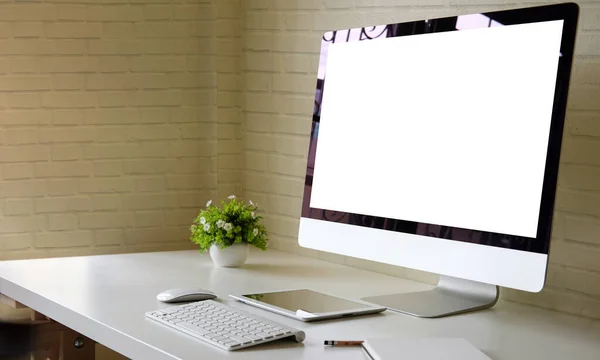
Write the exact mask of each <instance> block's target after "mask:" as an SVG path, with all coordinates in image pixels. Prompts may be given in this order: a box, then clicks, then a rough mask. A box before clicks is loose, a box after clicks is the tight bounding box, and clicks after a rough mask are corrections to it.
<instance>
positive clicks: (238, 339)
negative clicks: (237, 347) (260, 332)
mask: <svg viewBox="0 0 600 360" xmlns="http://www.w3.org/2000/svg"><path fill="white" fill-rule="evenodd" d="M230 338H231V339H233V340H235V341H237V342H239V343H242V344H243V343H245V342H252V340H250V339H249V338H247V337H243V336H240V335H236V336H230Z"/></svg>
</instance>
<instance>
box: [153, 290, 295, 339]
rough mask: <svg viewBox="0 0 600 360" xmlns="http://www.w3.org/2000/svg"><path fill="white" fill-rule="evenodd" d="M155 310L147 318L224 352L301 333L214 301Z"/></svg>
mask: <svg viewBox="0 0 600 360" xmlns="http://www.w3.org/2000/svg"><path fill="white" fill-rule="evenodd" d="M165 310H166V311H163V310H157V311H151V312H148V313H146V316H147V317H149V318H152V319H155V320H160V321H161V322H162V323H163V324H164V325H167V326H170V327H172V328H174V329H175V330H185V332H186V333H188V334H190V335H195V336H196V337H197V338H198V339H200V340H204V341H208V342H209V344H212V345H214V346H217V347H220V348H221V349H224V350H237V349H240V348H244V347H248V346H254V345H256V344H259V343H263V342H268V341H271V340H276V339H279V338H281V337H283V336H284V335H286V336H291V335H293V334H294V333H295V332H296V331H297V330H295V329H291V328H287V327H284V326H283V325H280V324H278V323H273V322H271V321H268V320H264V319H261V318H259V317H256V316H254V315H252V314H247V313H245V312H241V311H237V310H235V311H233V310H230V309H229V308H228V307H227V305H223V304H220V303H219V302H216V301H212V300H205V301H202V302H197V303H190V304H186V305H181V306H174V307H170V308H167V309H165Z"/></svg>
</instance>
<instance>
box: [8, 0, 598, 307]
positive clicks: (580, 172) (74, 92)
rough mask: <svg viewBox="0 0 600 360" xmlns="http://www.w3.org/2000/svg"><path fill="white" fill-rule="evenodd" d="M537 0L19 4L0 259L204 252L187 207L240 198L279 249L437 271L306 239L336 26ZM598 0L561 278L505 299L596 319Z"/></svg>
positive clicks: (560, 228) (565, 209)
mask: <svg viewBox="0 0 600 360" xmlns="http://www.w3.org/2000/svg"><path fill="white" fill-rule="evenodd" d="M526 3H527V4H529V3H531V1H530V2H522V1H520V0H517V1H513V0H511V1H508V0H448V1H445V0H428V1H423V2H421V1H415V0H354V1H352V0H218V1H217V0H204V1H167V0H164V1H156V0H129V1H127V0H123V1H120V0H117V1H104V2H101V1H91V0H89V1H79V0H78V1H66V0H65V1H53V2H23V1H16V0H9V1H4V2H2V3H1V4H0V212H1V216H0V259H15V258H23V257H43V256H67V255H77V254H101V253H117V252H130V251H153V250H163V249H164V250H173V249H181V248H189V247H191V246H190V243H189V242H187V241H186V237H187V235H186V234H187V233H186V227H187V225H188V221H189V220H187V219H189V218H190V217H191V216H193V214H194V213H195V212H197V210H198V208H199V207H200V206H202V205H203V204H204V203H205V202H206V201H207V200H208V199H218V198H223V197H225V196H227V195H229V194H231V193H236V194H239V195H243V196H245V197H246V198H251V199H253V200H255V201H257V202H258V203H259V204H261V206H262V208H263V209H264V216H265V222H266V224H267V225H268V227H269V229H270V231H271V235H272V236H271V237H272V242H271V246H272V247H273V248H279V249H281V250H285V251H290V252H295V253H298V254H301V255H304V256H313V257H318V258H321V259H324V260H327V261H333V262H337V263H342V264H346V265H349V266H355V267H362V268H366V269H370V270H374V271H379V272H385V273H389V274H392V275H396V276H403V277H408V278H413V279H417V280H420V281H428V282H433V281H435V277H434V276H431V274H425V273H421V272H418V271H413V270H410V269H401V268H397V267H390V266H384V265H380V264H376V263H372V262H366V261H359V260H356V259H349V258H344V257H342V256H336V255H332V254H325V253H320V252H318V251H312V250H307V249H302V248H300V247H299V246H298V245H297V239H296V233H297V226H298V218H299V215H300V206H301V200H302V190H303V181H304V179H303V176H304V172H305V168H304V167H305V162H306V153H307V149H306V147H307V145H308V134H309V131H310V118H311V117H310V114H311V111H312V106H313V104H312V103H313V96H312V92H313V90H312V89H313V88H312V87H313V86H314V85H313V84H314V77H315V74H316V71H317V65H318V50H319V41H320V37H321V35H322V32H323V30H325V29H330V28H348V27H355V26H363V25H364V26H366V25H375V24H381V23H386V22H394V21H396V22H400V21H406V20H410V19H416V18H431V17H438V16H447V15H450V14H456V13H460V12H473V11H475V10H479V9H499V8H504V7H507V6H510V7H514V6H519V5H524V4H526ZM536 3H540V4H541V3H544V1H536ZM599 5H600V1H599V0H587V1H585V2H583V3H582V5H581V7H582V16H581V21H580V31H579V34H578V39H577V50H576V59H575V63H574V68H573V80H572V81H573V87H572V89H573V91H572V92H571V94H570V102H569V111H568V113H567V118H568V119H567V124H566V130H565V146H564V155H563V159H562V165H561V171H560V180H559V191H558V196H557V206H556V214H555V219H556V221H555V228H554V233H553V242H554V243H553V247H552V248H553V252H552V254H551V259H550V267H549V272H548V282H547V286H546V289H545V290H544V291H543V292H542V293H541V294H526V293H522V292H518V291H505V292H504V295H503V296H504V298H505V299H508V300H514V301H519V302H523V303H529V304H533V305H537V306H543V307H547V308H552V309H555V310H559V311H564V312H569V313H574V314H578V315H583V316H590V317H595V318H600V288H599V287H598V284H599V283H600V268H599V267H598V261H597V259H598V256H600V242H599V241H598V239H597V234H598V231H600V186H599V185H598V184H599V183H600V170H599V169H600V162H599V161H598V159H597V158H596V156H595V154H596V153H597V152H598V150H600V145H599V144H600V125H599V124H600V107H599V106H598V103H599V102H598V95H600V60H599V58H598V55H599V54H600V46H599V44H600V32H599V30H600V27H599V26H598V19H599V17H598V14H599V13H598V8H599Z"/></svg>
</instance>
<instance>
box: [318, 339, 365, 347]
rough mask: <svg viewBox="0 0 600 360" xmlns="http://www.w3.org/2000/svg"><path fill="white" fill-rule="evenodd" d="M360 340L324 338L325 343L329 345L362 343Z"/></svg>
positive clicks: (356, 344) (357, 344) (355, 344)
mask: <svg viewBox="0 0 600 360" xmlns="http://www.w3.org/2000/svg"><path fill="white" fill-rule="evenodd" d="M363 342H364V341H362V340H356V341H355V340H325V342H324V343H325V345H331V346H359V345H361V344H362V343H363Z"/></svg>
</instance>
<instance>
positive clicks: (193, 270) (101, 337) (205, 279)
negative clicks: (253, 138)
mask: <svg viewBox="0 0 600 360" xmlns="http://www.w3.org/2000/svg"><path fill="white" fill-rule="evenodd" d="M196 286H197V287H201V288H205V289H208V290H212V291H214V292H215V293H216V294H218V296H219V299H220V301H223V302H226V303H228V304H229V305H231V306H233V307H236V308H241V309H244V310H246V311H248V312H251V313H255V314H258V315H261V316H264V317H266V318H270V319H273V320H275V321H279V322H281V323H283V324H286V325H289V326H293V327H296V328H299V329H302V330H304V331H305V332H306V336H307V337H306V340H305V341H304V343H302V344H296V343H294V342H291V341H280V342H276V343H271V344H266V345H260V346H256V347H252V348H249V349H244V350H241V351H237V352H226V351H222V350H219V349H218V348H215V347H213V346H211V345H207V344H205V343H203V342H201V341H200V340H196V339H193V338H191V337H189V336H187V335H185V334H181V333H178V332H177V331H174V330H172V329H170V328H167V327H165V326H163V325H161V324H159V323H156V322H154V321H152V320H148V319H146V318H145V317H144V313H145V312H146V311H150V310H154V309H158V308H163V307H167V306H169V305H165V304H162V303H160V302H158V301H157V300H156V294H157V293H159V292H161V291H163V290H165V289H167V288H173V287H196ZM301 287H306V288H312V289H314V290H317V291H323V292H328V293H331V294H335V295H339V296H343V297H348V298H355V299H357V298H361V297H363V296H367V295H381V294H388V293H394V292H408V291H418V290H424V289H427V288H430V285H425V284H420V283H417V282H413V281H409V280H404V279H399V278H395V277H392V276H386V275H382V274H376V273H372V272H368V271H363V270H358V269H354V268H350V267H345V266H341V265H337V264H332V263H328V262H324V261H320V260H316V259H310V258H304V257H300V256H296V255H291V254H287V253H283V252H279V251H275V250H269V251H267V252H252V253H251V254H250V258H249V261H248V264H246V265H245V266H244V267H242V268H237V269H226V268H218V267H215V266H213V264H212V262H211V260H210V258H209V257H208V255H200V254H199V253H198V252H197V251H180V252H160V253H143V254H127V255H107V256H88V257H75V258H62V259H40V260H19V261H7V262H0V293H3V294H5V295H7V296H10V297H12V298H14V299H15V300H17V301H19V302H21V303H23V304H25V305H27V306H29V307H31V308H33V309H36V310H37V311H39V312H41V313H43V314H45V315H47V316H49V317H51V318H53V319H55V320H56V321H58V322H60V323H63V324H64V325H66V326H69V327H71V328H72V329H74V330H76V331H78V332H80V333H82V334H84V335H86V336H88V337H90V338H92V339H94V340H96V341H98V342H100V343H102V344H104V345H106V346H108V347H110V348H112V349H114V350H115V351H118V352H120V353H122V354H123V355H125V356H128V357H130V358H133V359H218V358H226V357H229V358H236V357H237V358H244V359H265V358H278V359H301V358H306V359H350V360H351V359H361V360H362V359H364V355H363V354H362V352H361V351H360V350H358V349H357V348H325V347H323V340H325V339H362V338H365V337H378V336H418V337H421V336H442V337H462V338H466V339H467V340H469V341H470V342H471V343H472V344H473V345H475V346H477V347H478V348H479V349H481V350H482V351H484V352H485V353H486V354H487V355H488V356H489V357H491V358H492V359H493V360H504V359H506V360H518V359H527V360H531V359H557V360H558V359H560V360H564V359H590V360H591V359H595V360H597V359H598V358H600V341H599V340H600V322H599V321H592V320H589V319H585V318H579V317H573V316H569V315H564V314H560V313H557V312H552V311H547V310H542V309H538V308H534V307H529V306H524V305H518V304H513V303H510V302H500V303H498V304H497V305H496V306H495V307H494V308H492V309H490V310H485V311H480V312H476V313H471V314H464V315H458V316H453V317H448V318H442V319H418V318H414V317H410V316H406V315H402V314H398V313H394V312H391V311H386V312H384V313H382V314H379V315H372V316H365V317H356V318H347V319H344V320H333V321H326V322H317V323H302V322H299V321H296V320H293V319H288V318H285V317H281V316H278V315H276V314H272V313H269V312H266V311H263V310H260V309H256V308H253V307H249V306H246V305H244V304H241V303H236V302H234V301H231V300H230V299H228V297H227V295H228V294H230V293H240V292H241V293H243V292H256V291H267V290H281V289H290V288H301ZM267 356H269V357H267Z"/></svg>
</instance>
